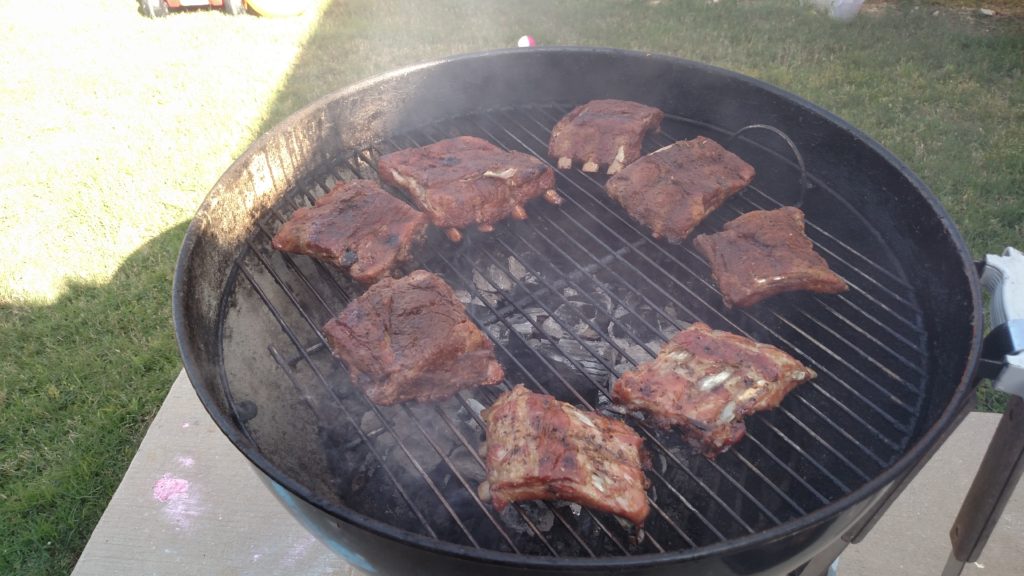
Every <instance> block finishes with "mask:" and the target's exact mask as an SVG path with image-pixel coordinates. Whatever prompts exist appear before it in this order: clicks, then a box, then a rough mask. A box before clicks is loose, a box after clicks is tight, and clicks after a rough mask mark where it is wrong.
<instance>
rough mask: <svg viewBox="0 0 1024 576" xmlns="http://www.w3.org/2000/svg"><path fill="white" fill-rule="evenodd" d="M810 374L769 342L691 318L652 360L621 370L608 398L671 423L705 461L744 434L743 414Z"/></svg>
mask: <svg viewBox="0 0 1024 576" xmlns="http://www.w3.org/2000/svg"><path fill="white" fill-rule="evenodd" d="M816 376H817V375H816V374H815V373H814V371H813V370H811V369H810V368H808V367H806V366H804V365H803V364H801V363H800V362H799V361H797V360H796V359H795V358H793V357H792V356H790V355H789V354H786V353H785V352H783V351H782V350H779V349H778V348H776V347H774V346H771V345H769V344H760V343H758V342H754V341H753V340H751V339H749V338H745V337H743V336H739V335H736V334H732V333H729V332H722V331H719V330H712V329H711V328H710V327H709V326H707V325H706V324H702V323H699V322H698V323H696V324H693V325H692V326H690V327H689V328H687V329H686V330H683V331H681V332H679V333H677V334H676V335H675V336H673V337H672V339H671V340H669V342H668V343H667V344H666V345H665V346H664V347H663V348H662V349H661V352H659V354H658V356H657V358H655V359H654V360H652V361H650V362H647V363H644V364H641V365H640V366H638V367H637V368H636V369H634V370H631V371H629V372H626V373H624V374H623V375H622V376H620V377H619V379H618V380H616V381H615V384H614V385H613V386H612V400H613V401H614V402H615V403H617V404H621V405H622V406H625V407H626V408H628V409H629V410H640V411H643V412H645V413H647V414H649V415H650V416H651V418H652V420H653V421H654V422H655V424H657V425H659V426H661V427H664V428H668V427H672V426H677V427H679V428H680V430H681V431H682V432H683V435H684V436H685V437H686V438H687V439H688V440H689V441H690V442H691V443H692V444H693V445H694V446H696V447H697V448H698V449H699V450H700V451H701V452H703V453H704V455H706V456H708V457H709V458H713V457H714V456H716V455H718V454H720V453H722V452H724V451H725V450H726V449H728V448H729V446H732V445H733V444H735V443H736V442H739V441H740V439H742V438H743V436H744V434H746V427H745V426H744V424H743V418H744V417H745V416H747V415H749V414H753V413H755V412H760V411H762V410H770V409H772V408H775V407H776V406H778V405H779V403H780V402H782V399H783V398H785V396H786V394H789V392H790V391H791V390H793V389H794V388H796V387H797V386H798V385H800V384H802V383H803V382H806V381H808V380H810V379H812V378H815V377H816Z"/></svg>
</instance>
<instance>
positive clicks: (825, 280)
mask: <svg viewBox="0 0 1024 576" xmlns="http://www.w3.org/2000/svg"><path fill="white" fill-rule="evenodd" d="M693 244H694V246H695V247H696V248H697V250H698V251H699V252H700V253H701V254H703V255H704V257H705V258H707V259H708V262H709V263H710V264H711V275H712V276H713V277H714V279H715V282H716V283H717V284H718V288H719V290H721V291H722V299H723V300H724V301H725V305H726V306H728V307H730V308H731V307H733V306H738V307H741V308H742V307H746V306H751V305H753V304H756V303H758V302H760V301H761V300H764V299H765V298H768V297H769V296H774V295H776V294H780V293H782V292H792V291H796V290H807V291H810V292H819V293H823V294H838V293H840V292H844V291H846V290H847V288H848V287H847V285H846V282H845V281H844V280H843V279H842V278H841V277H840V276H839V275H838V274H836V273H835V272H833V271H832V270H830V269H829V267H828V263H827V262H825V259H824V258H822V257H821V256H820V255H819V254H818V253H817V252H815V251H814V245H813V244H812V243H811V240H810V239H809V238H808V237H807V236H806V235H805V234H804V213H803V211H802V210H800V209H799V208H794V207H792V206H787V207H784V208H779V209H777V210H755V211H753V212H748V213H746V214H744V215H742V216H739V217H738V218H736V219H734V220H731V221H730V222H727V223H726V224H725V226H723V230H722V231H721V232H717V233H715V234H701V235H700V236H697V237H696V238H694V240H693Z"/></svg>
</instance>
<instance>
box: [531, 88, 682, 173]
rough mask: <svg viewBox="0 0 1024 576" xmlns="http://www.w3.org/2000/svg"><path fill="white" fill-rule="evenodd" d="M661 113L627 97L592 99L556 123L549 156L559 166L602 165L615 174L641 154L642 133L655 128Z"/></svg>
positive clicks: (591, 168)
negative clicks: (628, 99) (576, 164)
mask: <svg viewBox="0 0 1024 576" xmlns="http://www.w3.org/2000/svg"><path fill="white" fill-rule="evenodd" d="M663 117H664V114H663V113H662V111H661V110H658V109H657V108H653V107H651V106H644V105H643V104H639V103H637V102H629V101H627V100H591V101H590V102H587V103H586V104H584V105H582V106H577V107H576V108H573V110H572V111H571V112H569V113H568V114H566V115H565V117H564V118H562V119H561V120H559V121H558V123H557V124H555V127H554V128H553V129H552V130H551V139H550V140H549V141H548V156H550V157H551V158H553V159H557V160H558V167H559V168H562V169H568V168H572V163H573V162H578V163H582V164H583V166H582V169H583V171H584V172H597V171H598V169H599V168H600V167H601V166H605V167H607V168H608V173H609V174H615V173H616V172H618V171H619V170H621V169H622V167H623V166H625V165H627V164H629V163H630V162H633V161H634V160H636V159H637V158H639V157H640V147H641V146H642V145H643V142H644V135H646V134H647V132H648V131H650V130H651V129H655V130H657V129H658V127H659V126H660V125H661V119H662V118H663Z"/></svg>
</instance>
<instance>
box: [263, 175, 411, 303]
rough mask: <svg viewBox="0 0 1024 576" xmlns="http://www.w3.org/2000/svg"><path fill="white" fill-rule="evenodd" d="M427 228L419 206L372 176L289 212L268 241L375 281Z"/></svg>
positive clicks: (399, 260) (405, 257)
mask: <svg viewBox="0 0 1024 576" xmlns="http://www.w3.org/2000/svg"><path fill="white" fill-rule="evenodd" d="M426 228H427V218H426V217H425V216H424V215H423V214H422V213H421V212H419V211H417V210H415V209H413V208H412V207H411V206H409V205H407V204H406V203H405V202H402V201H401V200H399V199H398V198H395V197H394V196H392V195H390V194H388V193H387V192H385V191H384V189H383V188H381V187H380V186H379V185H378V184H377V183H376V182H372V181H369V180H352V181H350V182H341V183H339V184H337V185H336V186H335V187H334V188H333V189H332V190H331V191H330V192H328V193H327V194H325V195H323V196H321V197H320V198H318V199H317V201H316V204H315V205H314V206H311V207H308V208H299V209H298V210H296V211H295V212H294V213H292V216H291V218H289V219H288V221H287V222H285V223H284V224H283V225H282V226H281V228H280V229H279V230H278V231H277V234H275V235H274V239H273V240H272V241H271V246H273V247H274V249H275V250H280V251H282V252H291V253H293V254H305V255H307V256H312V257H314V258H319V259H320V260H324V261H325V262H329V263H331V264H334V265H335V266H338V267H340V268H347V269H348V274H349V275H350V276H351V277H352V278H353V279H354V280H356V281H357V282H361V283H363V284H373V283H374V282H376V281H377V280H380V279H381V278H382V277H383V276H385V275H387V274H389V273H390V272H391V271H392V270H394V269H395V268H396V267H397V266H398V265H400V264H402V263H403V262H407V261H408V260H409V259H410V257H411V256H410V252H411V251H412V248H413V247H414V246H416V245H417V244H419V243H420V242H422V241H423V237H424V232H425V230H426Z"/></svg>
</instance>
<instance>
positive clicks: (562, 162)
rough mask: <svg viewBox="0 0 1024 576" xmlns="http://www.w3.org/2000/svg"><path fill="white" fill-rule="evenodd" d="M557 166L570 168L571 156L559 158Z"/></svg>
mask: <svg viewBox="0 0 1024 576" xmlns="http://www.w3.org/2000/svg"><path fill="white" fill-rule="evenodd" d="M558 168H559V169H561V170H568V169H569V168H572V158H569V157H568V156H562V157H561V158H559V159H558Z"/></svg>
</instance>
